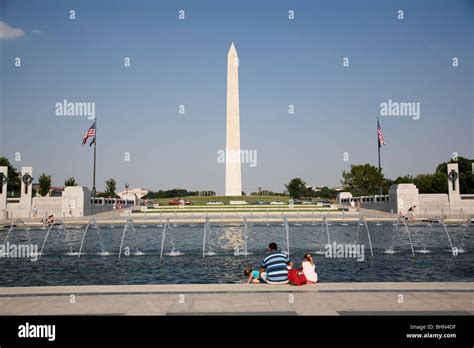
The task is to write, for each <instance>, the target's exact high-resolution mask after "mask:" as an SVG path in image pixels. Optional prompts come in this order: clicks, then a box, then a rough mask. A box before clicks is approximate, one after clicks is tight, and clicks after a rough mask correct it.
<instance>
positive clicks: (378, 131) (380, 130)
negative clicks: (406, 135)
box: [377, 120, 385, 147]
mask: <svg viewBox="0 0 474 348" xmlns="http://www.w3.org/2000/svg"><path fill="white" fill-rule="evenodd" d="M377 134H378V137H379V138H378V141H379V147H381V146H382V145H385V140H384V138H383V133H382V128H380V123H379V120H377Z"/></svg>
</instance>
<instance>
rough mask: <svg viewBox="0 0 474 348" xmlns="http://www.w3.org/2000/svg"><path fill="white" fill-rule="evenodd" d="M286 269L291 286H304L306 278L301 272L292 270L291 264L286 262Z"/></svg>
mask: <svg viewBox="0 0 474 348" xmlns="http://www.w3.org/2000/svg"><path fill="white" fill-rule="evenodd" d="M286 264H287V266H286V267H287V268H288V281H289V282H290V284H293V285H304V284H306V277H305V276H304V273H303V272H302V271H301V270H297V269H293V262H292V261H288V262H287V263H286Z"/></svg>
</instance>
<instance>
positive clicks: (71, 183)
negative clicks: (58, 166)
mask: <svg viewBox="0 0 474 348" xmlns="http://www.w3.org/2000/svg"><path fill="white" fill-rule="evenodd" d="M64 186H77V182H76V179H74V177H72V176H71V177H70V178H69V179H66V181H64Z"/></svg>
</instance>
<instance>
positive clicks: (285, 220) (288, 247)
mask: <svg viewBox="0 0 474 348" xmlns="http://www.w3.org/2000/svg"><path fill="white" fill-rule="evenodd" d="M283 225H284V226H285V236H286V255H288V257H290V227H289V226H288V220H287V219H286V216H285V218H284V220H283Z"/></svg>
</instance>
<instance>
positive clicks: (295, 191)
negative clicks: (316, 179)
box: [285, 178, 307, 198]
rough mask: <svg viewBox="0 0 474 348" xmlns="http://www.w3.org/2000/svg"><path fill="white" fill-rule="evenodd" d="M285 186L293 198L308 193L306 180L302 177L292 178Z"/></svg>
mask: <svg viewBox="0 0 474 348" xmlns="http://www.w3.org/2000/svg"><path fill="white" fill-rule="evenodd" d="M285 187H286V189H287V190H288V194H289V195H290V196H291V197H293V198H300V197H303V196H305V195H306V193H307V188H306V182H304V181H303V180H302V179H300V178H294V179H291V180H290V182H289V183H288V184H287V185H285Z"/></svg>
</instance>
